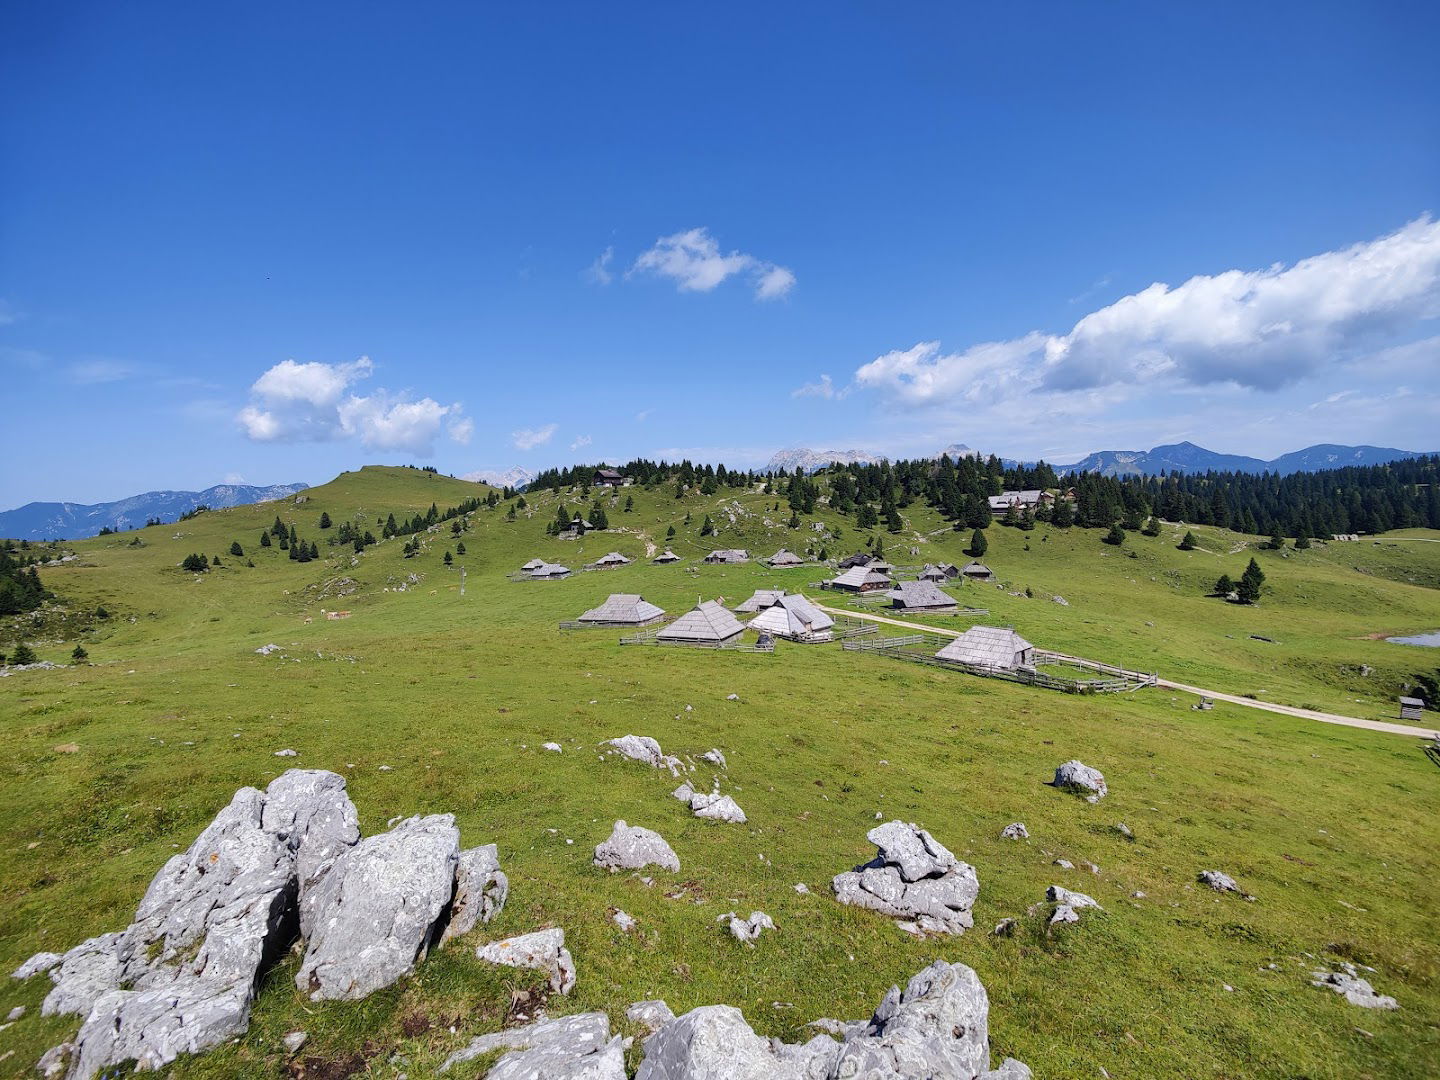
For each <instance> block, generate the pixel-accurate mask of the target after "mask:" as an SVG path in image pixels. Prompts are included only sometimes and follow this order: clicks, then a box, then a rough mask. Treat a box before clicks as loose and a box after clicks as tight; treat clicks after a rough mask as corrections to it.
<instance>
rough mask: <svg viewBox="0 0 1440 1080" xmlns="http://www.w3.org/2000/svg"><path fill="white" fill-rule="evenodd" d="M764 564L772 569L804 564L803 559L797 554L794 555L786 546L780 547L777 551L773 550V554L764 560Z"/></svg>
mask: <svg viewBox="0 0 1440 1080" xmlns="http://www.w3.org/2000/svg"><path fill="white" fill-rule="evenodd" d="M765 565H766V566H768V567H770V568H771V569H772V570H783V569H784V568H785V567H787V566H804V565H805V560H804V559H802V558H801V557H800V556H799V555H796V554H795V553H794V552H793V551H789V550H787V549H786V548H781V549H780V550H779V551H777V552H775V554H774V555H771V556H770V558H768V559H766V560H765Z"/></svg>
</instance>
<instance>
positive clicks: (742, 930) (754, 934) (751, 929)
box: [715, 911, 775, 949]
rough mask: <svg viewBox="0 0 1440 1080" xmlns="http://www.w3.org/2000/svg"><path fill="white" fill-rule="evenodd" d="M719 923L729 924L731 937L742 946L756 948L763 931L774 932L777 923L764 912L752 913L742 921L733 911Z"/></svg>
mask: <svg viewBox="0 0 1440 1080" xmlns="http://www.w3.org/2000/svg"><path fill="white" fill-rule="evenodd" d="M715 921H716V922H718V923H727V927H726V928H727V929H728V930H729V931H730V936H731V937H733V938H734V939H735V940H736V941H738V942H740V943H741V944H742V945H748V946H750V947H751V948H752V949H753V948H754V947H755V940H756V938H758V937H759V936H760V931H761V930H774V929H775V923H774V922H773V921H772V920H771V918H770V916H769V915H766V914H765V912H763V911H752V912H751V913H750V917H749V918H748V919H742V918H740V917H739V916H737V915H736V914H735V912H733V911H727V912H726V913H725V914H724V915H721V916H720V917H719V918H718V919H716V920H715Z"/></svg>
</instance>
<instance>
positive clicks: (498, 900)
mask: <svg viewBox="0 0 1440 1080" xmlns="http://www.w3.org/2000/svg"><path fill="white" fill-rule="evenodd" d="M509 895H510V879H509V878H508V877H506V876H505V871H503V870H501V869H500V854H499V851H498V849H497V848H496V846H495V845H494V844H485V845H482V846H481V847H476V848H471V849H470V850H468V851H462V852H460V857H459V861H458V862H457V863H456V865H455V900H454V903H453V904H452V905H451V908H450V922H449V923H448V924H447V925H446V927H445V932H444V934H442V935H441V938H440V941H441V943H442V944H443V943H445V942H447V941H449V940H450V939H452V938H457V937H460V936H461V935H462V934H468V933H469V932H470V931H471V930H474V929H475V927H476V925H477V924H479V923H482V922H487V923H488V922H489V921H490V920H491V919H493V918H495V916H496V915H499V914H500V912H501V911H502V910H503V909H504V907H505V899H506V897H508V896H509Z"/></svg>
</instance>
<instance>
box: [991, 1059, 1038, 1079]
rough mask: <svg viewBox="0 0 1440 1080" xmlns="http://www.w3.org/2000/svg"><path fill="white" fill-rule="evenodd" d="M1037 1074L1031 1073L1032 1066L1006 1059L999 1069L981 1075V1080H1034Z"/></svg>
mask: <svg viewBox="0 0 1440 1080" xmlns="http://www.w3.org/2000/svg"><path fill="white" fill-rule="evenodd" d="M1034 1078H1035V1074H1034V1073H1033V1072H1031V1071H1030V1066H1029V1065H1026V1064H1025V1063H1024V1062H1023V1061H1016V1060H1015V1059H1014V1058H1006V1059H1005V1060H1004V1061H1002V1062H1001V1063H1000V1067H999V1068H998V1069H991V1070H990V1071H989V1072H983V1073H981V1074H980V1080H1034Z"/></svg>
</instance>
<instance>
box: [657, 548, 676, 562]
mask: <svg viewBox="0 0 1440 1080" xmlns="http://www.w3.org/2000/svg"><path fill="white" fill-rule="evenodd" d="M650 561H651V562H655V563H660V564H661V565H664V564H665V563H672V562H679V561H680V556H679V555H676V554H675V553H674V552H673V551H671V550H670V549H669V548H666V549H665V550H664V551H662V552H661V553H660V554H659V555H656V556H655V558H653V559H651V560H650Z"/></svg>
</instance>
